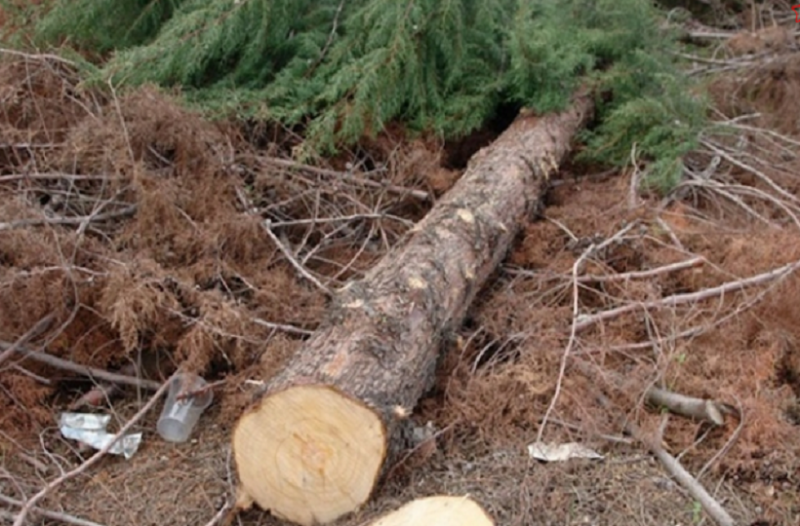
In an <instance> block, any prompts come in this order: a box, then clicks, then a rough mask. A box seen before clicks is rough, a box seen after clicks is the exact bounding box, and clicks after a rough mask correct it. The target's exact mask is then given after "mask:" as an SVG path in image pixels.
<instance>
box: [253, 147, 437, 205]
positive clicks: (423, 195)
mask: <svg viewBox="0 0 800 526" xmlns="http://www.w3.org/2000/svg"><path fill="white" fill-rule="evenodd" d="M258 159H259V160H260V161H262V162H265V163H268V164H272V165H274V166H280V167H282V168H294V169H296V170H305V171H307V172H311V173H313V174H317V175H323V176H326V177H331V178H333V179H341V180H345V181H350V182H352V183H358V184H362V185H364V186H369V187H370V188H382V189H386V190H388V191H389V192H392V193H393V194H397V195H410V196H412V197H416V198H417V199H421V200H423V201H428V200H429V199H430V198H431V196H430V195H428V192H423V191H422V190H414V189H412V188H404V187H402V186H397V185H393V184H384V183H380V182H378V181H373V180H372V179H366V178H362V177H356V176H355V175H353V174H351V173H349V172H339V171H336V170H327V169H325V168H317V167H316V166H311V165H308V164H302V163H299V162H297V161H292V160H289V159H279V158H277V157H259V158H258Z"/></svg>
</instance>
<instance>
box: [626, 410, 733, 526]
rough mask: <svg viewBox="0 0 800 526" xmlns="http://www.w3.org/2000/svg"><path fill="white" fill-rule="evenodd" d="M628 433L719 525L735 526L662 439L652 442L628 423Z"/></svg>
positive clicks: (720, 506)
mask: <svg viewBox="0 0 800 526" xmlns="http://www.w3.org/2000/svg"><path fill="white" fill-rule="evenodd" d="M625 427H626V428H627V430H628V432H629V433H630V434H631V436H633V437H634V438H636V439H637V440H639V441H641V442H642V443H643V444H644V445H645V446H647V449H649V450H650V452H651V453H653V455H655V456H656V458H658V460H660V461H661V464H663V465H664V468H665V469H666V470H667V471H668V472H669V474H670V475H672V476H673V477H674V478H675V479H676V480H677V481H678V482H679V483H680V484H681V486H683V487H684V488H685V489H686V491H688V492H689V494H691V496H692V497H693V498H694V499H695V500H696V501H698V502H699V503H700V505H701V506H702V507H703V509H704V510H706V513H708V514H709V515H710V516H711V518H712V519H713V520H714V522H716V523H717V524H719V525H720V526H734V525H735V524H736V523H735V522H734V520H733V517H731V516H730V515H729V514H728V512H727V511H725V508H723V507H722V505H721V504H720V503H719V502H717V500H716V499H715V498H714V497H712V496H711V494H710V493H709V492H708V491H706V489H705V488H704V487H703V485H702V484H700V483H699V482H698V481H697V479H696V478H694V477H693V476H692V474H691V473H689V472H688V471H686V468H684V467H683V466H682V465H681V463H680V462H678V460H677V459H676V458H675V457H673V456H672V455H670V454H669V453H667V452H666V451H665V450H664V448H662V447H661V445H660V442H661V440H660V438H661V437H658V439H657V440H651V439H650V438H649V437H647V436H645V434H644V433H642V431H641V430H640V429H639V428H638V427H637V426H636V425H635V424H632V423H630V422H628V423H627V424H626V426H625Z"/></svg>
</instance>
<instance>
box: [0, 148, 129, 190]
mask: <svg viewBox="0 0 800 526" xmlns="http://www.w3.org/2000/svg"><path fill="white" fill-rule="evenodd" d="M3 146H4V145H2V144H0V148H2V147H3ZM29 179H30V180H37V179H38V180H46V181H51V180H59V179H60V180H64V181H116V180H120V179H122V178H121V177H118V176H116V175H91V174H67V173H59V172H54V173H31V174H11V175H0V183H10V182H14V181H26V180H29Z"/></svg>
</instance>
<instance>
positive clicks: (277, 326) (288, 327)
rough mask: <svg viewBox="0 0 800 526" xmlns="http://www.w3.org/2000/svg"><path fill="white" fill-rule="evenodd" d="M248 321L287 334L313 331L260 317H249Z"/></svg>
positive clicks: (308, 334) (310, 333) (301, 334)
mask: <svg viewBox="0 0 800 526" xmlns="http://www.w3.org/2000/svg"><path fill="white" fill-rule="evenodd" d="M250 321H252V322H253V323H255V324H256V325H261V326H262V327H266V328H268V329H272V330H275V331H284V332H288V333H289V334H298V335H300V336H310V335H312V334H314V331H308V330H306V329H301V328H300V327H295V326H294V325H287V324H285V323H275V322H272V321H267V320H262V319H261V318H251V319H250Z"/></svg>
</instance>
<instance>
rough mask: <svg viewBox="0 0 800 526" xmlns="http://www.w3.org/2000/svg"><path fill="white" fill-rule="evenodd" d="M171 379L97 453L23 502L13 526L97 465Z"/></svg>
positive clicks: (17, 524)
mask: <svg viewBox="0 0 800 526" xmlns="http://www.w3.org/2000/svg"><path fill="white" fill-rule="evenodd" d="M170 380H171V378H170V379H169V380H167V381H166V382H164V383H163V384H161V387H159V388H158V390H157V391H156V393H155V394H154V395H153V396H152V397H151V398H150V400H148V401H147V403H146V404H145V405H144V407H142V408H141V409H140V410H139V412H138V413H136V414H135V415H134V416H133V418H131V419H130V420H128V422H127V423H126V424H125V425H124V426H122V429H120V430H119V432H118V433H117V434H116V435H114V438H113V439H112V440H110V441H109V442H108V444H106V445H105V446H103V448H102V449H100V450H99V451H97V453H95V454H94V455H92V456H91V457H89V458H88V459H87V460H86V461H85V462H83V463H82V464H81V465H79V466H78V467H76V468H75V469H73V470H72V471H68V472H66V473H64V474H62V475H61V476H60V477H58V478H57V479H55V480H53V481H52V482H49V483H48V484H47V485H45V487H43V488H42V489H41V490H40V491H39V493H37V494H36V495H34V496H33V497H31V498H30V499H28V500H27V502H25V504H23V506H22V509H21V510H20V512H19V513H18V514H17V518H16V520H15V521H14V524H13V526H23V525H24V524H25V517H27V515H28V513H30V512H31V511H32V510H33V509H34V507H35V506H36V504H37V503H38V502H39V501H40V500H42V499H43V498H45V497H46V496H47V495H48V494H49V493H50V492H51V491H53V490H54V489H55V488H57V487H58V486H60V485H61V484H63V483H64V482H65V481H67V480H69V479H71V478H74V477H76V476H78V475H80V474H81V473H83V472H85V471H86V470H87V469H89V468H90V467H92V466H93V465H95V464H96V463H97V462H98V461H99V460H100V459H101V458H103V456H105V454H106V453H108V451H109V450H110V449H111V448H112V447H113V446H114V444H116V443H117V442H118V441H119V440H120V439H121V438H122V437H123V436H125V434H126V433H127V432H128V430H130V429H131V428H132V427H133V426H134V425H135V424H136V423H137V422H138V421H139V420H141V419H142V417H144V415H145V414H147V412H148V411H149V410H150V409H152V408H153V407H154V406H155V405H156V402H158V400H159V399H160V398H161V395H163V394H164V393H165V392H167V388H168V387H169V384H170Z"/></svg>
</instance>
